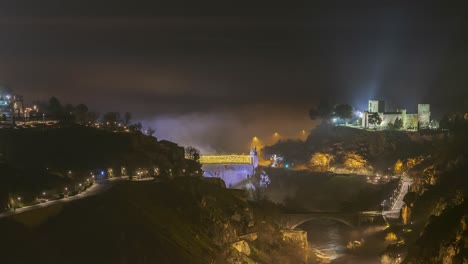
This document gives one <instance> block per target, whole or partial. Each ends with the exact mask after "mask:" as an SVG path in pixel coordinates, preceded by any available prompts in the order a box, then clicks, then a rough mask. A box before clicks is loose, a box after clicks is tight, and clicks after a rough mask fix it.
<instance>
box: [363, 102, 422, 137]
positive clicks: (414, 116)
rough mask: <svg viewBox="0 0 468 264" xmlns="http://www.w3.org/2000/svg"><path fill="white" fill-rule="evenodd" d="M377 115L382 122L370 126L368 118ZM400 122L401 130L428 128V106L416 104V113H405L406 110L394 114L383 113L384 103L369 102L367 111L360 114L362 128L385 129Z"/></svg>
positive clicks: (398, 110) (399, 110)
mask: <svg viewBox="0 0 468 264" xmlns="http://www.w3.org/2000/svg"><path fill="white" fill-rule="evenodd" d="M374 113H377V114H378V115H379V117H380V119H381V120H382V121H381V123H380V124H371V122H369V116H370V115H372V114H374ZM397 119H400V120H401V121H402V126H401V129H407V130H418V129H426V128H429V125H430V121H431V111H430V105H429V104H418V113H407V112H406V109H397V110H396V111H395V112H385V102H384V101H379V100H369V109H368V111H366V112H364V113H363V114H362V123H361V124H362V127H363V128H377V127H379V128H382V129H386V128H388V127H390V126H391V125H394V124H395V121H396V120H397Z"/></svg>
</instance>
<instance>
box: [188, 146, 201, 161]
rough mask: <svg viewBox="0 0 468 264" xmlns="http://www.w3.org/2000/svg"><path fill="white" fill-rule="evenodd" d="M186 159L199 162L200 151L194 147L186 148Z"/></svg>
mask: <svg viewBox="0 0 468 264" xmlns="http://www.w3.org/2000/svg"><path fill="white" fill-rule="evenodd" d="M185 158H186V159H189V160H194V161H199V160H200V151H199V150H198V149H196V148H194V147H192V146H189V147H186V148H185Z"/></svg>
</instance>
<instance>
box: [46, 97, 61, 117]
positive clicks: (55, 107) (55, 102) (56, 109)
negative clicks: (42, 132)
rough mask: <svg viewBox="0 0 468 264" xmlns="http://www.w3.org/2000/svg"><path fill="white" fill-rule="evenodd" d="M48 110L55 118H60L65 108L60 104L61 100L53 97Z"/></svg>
mask: <svg viewBox="0 0 468 264" xmlns="http://www.w3.org/2000/svg"><path fill="white" fill-rule="evenodd" d="M47 110H48V112H49V114H50V115H52V116H54V117H58V116H61V115H62V114H63V106H62V104H61V103H60V101H59V99H57V97H55V96H52V97H51V98H50V99H49V105H48V107H47Z"/></svg>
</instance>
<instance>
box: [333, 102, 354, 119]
mask: <svg viewBox="0 0 468 264" xmlns="http://www.w3.org/2000/svg"><path fill="white" fill-rule="evenodd" d="M334 116H336V117H338V118H341V119H344V120H346V119H351V118H353V107H352V106H350V105H349V104H339V105H336V106H335V109H334Z"/></svg>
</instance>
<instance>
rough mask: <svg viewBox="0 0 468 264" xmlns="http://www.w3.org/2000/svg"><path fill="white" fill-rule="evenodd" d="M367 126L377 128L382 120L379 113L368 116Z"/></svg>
mask: <svg viewBox="0 0 468 264" xmlns="http://www.w3.org/2000/svg"><path fill="white" fill-rule="evenodd" d="M368 118H369V124H371V125H374V126H376V125H377V126H378V125H380V123H382V118H381V117H380V116H379V113H370V114H369V116H368Z"/></svg>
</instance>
